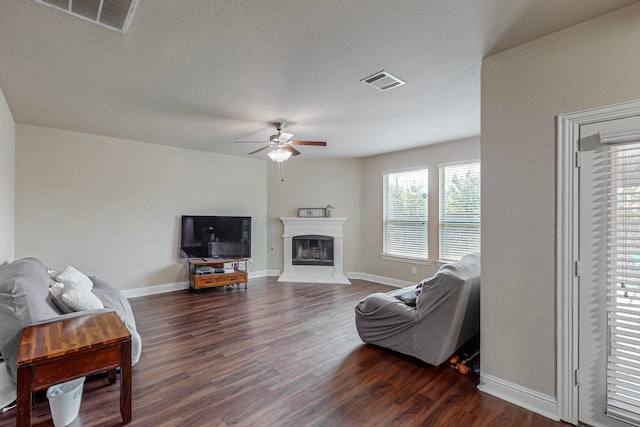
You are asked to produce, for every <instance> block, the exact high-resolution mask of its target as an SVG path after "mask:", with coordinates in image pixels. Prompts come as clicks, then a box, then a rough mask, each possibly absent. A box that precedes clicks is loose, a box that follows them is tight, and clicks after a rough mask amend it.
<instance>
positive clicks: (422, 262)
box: [380, 254, 431, 265]
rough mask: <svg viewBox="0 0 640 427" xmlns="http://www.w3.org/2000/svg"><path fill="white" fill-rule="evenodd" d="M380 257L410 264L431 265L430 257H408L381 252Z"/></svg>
mask: <svg viewBox="0 0 640 427" xmlns="http://www.w3.org/2000/svg"><path fill="white" fill-rule="evenodd" d="M380 259H382V260H383V261H396V262H406V263H408V264H420V265H431V261H429V260H428V259H420V258H407V257H401V256H395V255H385V254H380Z"/></svg>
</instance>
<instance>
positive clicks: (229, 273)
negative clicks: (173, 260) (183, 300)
mask: <svg viewBox="0 0 640 427" xmlns="http://www.w3.org/2000/svg"><path fill="white" fill-rule="evenodd" d="M248 263H249V258H224V259H223V258H189V288H190V289H191V290H192V291H194V292H197V291H199V290H200V289H204V288H214V287H216V286H230V285H239V284H240V283H244V288H245V289H247V282H248V281H249V273H248V268H247V267H248ZM225 265H226V266H227V268H225ZM216 270H217V271H223V272H220V273H216V272H215V271H216Z"/></svg>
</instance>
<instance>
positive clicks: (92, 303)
mask: <svg viewBox="0 0 640 427" xmlns="http://www.w3.org/2000/svg"><path fill="white" fill-rule="evenodd" d="M62 301H63V302H64V304H65V305H67V306H68V307H70V308H72V309H73V310H74V311H84V310H96V309H99V308H104V304H102V301H100V298H98V297H97V296H95V295H94V294H93V292H91V291H85V290H84V289H82V288H80V287H77V286H72V287H71V288H69V287H68V286H67V285H65V286H64V292H63V293H62Z"/></svg>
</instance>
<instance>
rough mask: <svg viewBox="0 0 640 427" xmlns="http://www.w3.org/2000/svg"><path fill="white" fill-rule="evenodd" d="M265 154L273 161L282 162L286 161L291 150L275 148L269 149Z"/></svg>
mask: <svg viewBox="0 0 640 427" xmlns="http://www.w3.org/2000/svg"><path fill="white" fill-rule="evenodd" d="M267 156H269V158H270V159H271V160H273V161H274V162H278V163H282V162H284V161H286V160H287V159H288V158H289V157H291V151H287V150H284V149H282V148H276V149H275V150H272V151H269V152H268V153H267Z"/></svg>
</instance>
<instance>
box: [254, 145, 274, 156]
mask: <svg viewBox="0 0 640 427" xmlns="http://www.w3.org/2000/svg"><path fill="white" fill-rule="evenodd" d="M267 148H270V146H269V145H265V146H264V147H261V148H258V149H257V150H254V151H252V152H250V153H249V154H256V153H259V152H261V151H262V150H266V149H267Z"/></svg>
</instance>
